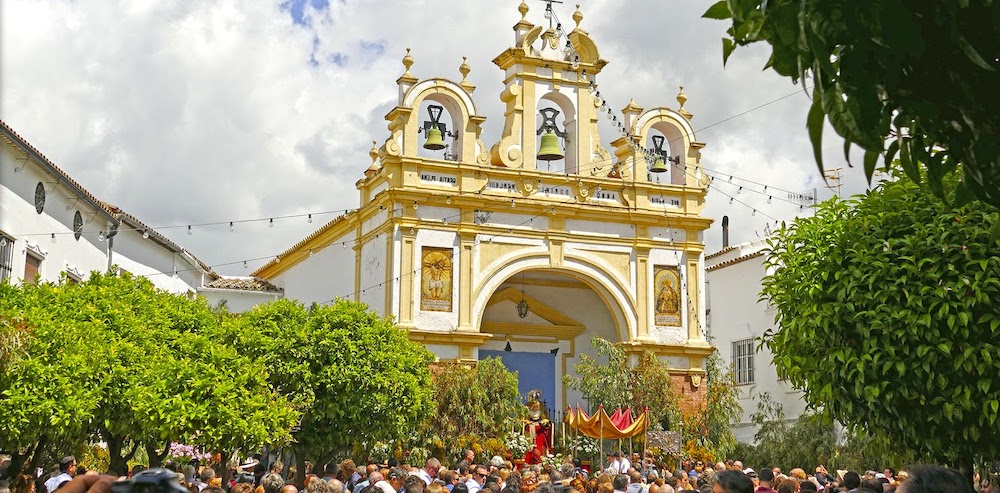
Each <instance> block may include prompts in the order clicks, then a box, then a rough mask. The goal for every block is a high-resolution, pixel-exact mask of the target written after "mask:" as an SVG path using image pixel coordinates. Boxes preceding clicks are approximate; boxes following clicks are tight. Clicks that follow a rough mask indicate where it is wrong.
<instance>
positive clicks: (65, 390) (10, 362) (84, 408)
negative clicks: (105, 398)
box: [0, 281, 107, 477]
mask: <svg viewBox="0 0 1000 493" xmlns="http://www.w3.org/2000/svg"><path fill="white" fill-rule="evenodd" d="M60 289H61V288H60V287H59V286H56V285H53V284H38V285H36V284H27V285H24V286H23V287H19V286H12V285H11V284H9V283H8V282H6V281H4V282H0V313H2V314H3V316H0V340H2V341H3V343H2V346H3V347H4V350H5V355H4V360H3V364H2V368H0V453H7V454H10V455H11V465H10V467H9V468H8V469H7V472H6V475H7V476H8V477H13V476H14V475H16V474H17V473H19V472H20V471H22V470H34V468H36V467H38V466H41V465H42V462H41V461H42V459H43V458H45V457H46V456H47V453H46V451H47V450H48V449H50V448H51V447H53V444H55V443H65V442H74V441H80V440H82V439H85V438H86V437H87V435H88V428H87V427H86V426H85V425H86V423H87V422H88V421H89V420H90V418H91V417H92V416H93V415H94V412H95V409H96V408H97V405H98V402H99V400H100V398H101V388H102V387H103V386H104V384H105V382H106V380H107V379H106V377H105V376H103V375H101V373H100V372H99V371H98V368H99V363H100V362H101V359H102V358H103V352H104V351H103V350H104V348H105V344H104V342H103V341H102V338H103V334H102V333H101V331H100V330H99V329H98V327H97V326H96V325H95V324H92V323H87V322H80V323H77V322H72V321H70V322H67V321H64V320H62V318H63V317H62V316H61V314H62V310H63V309H62V308H61V307H60V304H59V303H58V302H56V299H57V297H58V293H59V290H60ZM81 341H86V344H81Z"/></svg>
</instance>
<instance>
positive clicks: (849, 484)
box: [841, 471, 861, 493]
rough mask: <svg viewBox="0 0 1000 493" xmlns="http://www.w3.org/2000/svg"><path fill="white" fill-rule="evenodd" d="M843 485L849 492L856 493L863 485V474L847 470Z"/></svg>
mask: <svg viewBox="0 0 1000 493" xmlns="http://www.w3.org/2000/svg"><path fill="white" fill-rule="evenodd" d="M841 487H842V489H843V490H844V491H846V492H847V493H855V492H856V491H858V488H860V487H861V475H860V474H858V473H857V472H854V471H847V472H845V473H844V482H843V483H842V484H841Z"/></svg>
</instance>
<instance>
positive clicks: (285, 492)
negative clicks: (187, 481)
mask: <svg viewBox="0 0 1000 493" xmlns="http://www.w3.org/2000/svg"><path fill="white" fill-rule="evenodd" d="M203 493H204V492H203ZM281 493H299V489H298V488H296V487H295V485H294V484H286V485H284V486H282V487H281Z"/></svg>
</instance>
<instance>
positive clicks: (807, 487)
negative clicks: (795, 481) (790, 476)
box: [799, 481, 818, 491]
mask: <svg viewBox="0 0 1000 493" xmlns="http://www.w3.org/2000/svg"><path fill="white" fill-rule="evenodd" d="M799 491H818V490H817V488H816V483H814V482H812V481H803V482H801V483H800V484H799Z"/></svg>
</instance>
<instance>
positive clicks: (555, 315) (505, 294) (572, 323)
mask: <svg viewBox="0 0 1000 493" xmlns="http://www.w3.org/2000/svg"><path fill="white" fill-rule="evenodd" d="M522 296H523V297H524V301H527V302H528V311H530V312H531V313H534V314H535V315H538V316H539V317H542V318H543V319H545V320H546V321H547V322H550V323H551V324H552V325H555V326H561V327H574V328H575V327H579V328H580V329H581V331H582V329H583V325H581V324H580V323H579V322H577V321H576V320H573V319H572V318H570V317H567V316H566V315H564V314H563V313H562V312H560V311H559V310H556V309H555V308H552V307H551V306H549V305H546V304H545V303H542V302H541V301H540V300H538V299H537V298H533V297H531V296H529V295H527V294H522V293H521V290H519V289H516V288H512V287H510V288H503V289H499V290H497V291H496V292H495V293H493V296H492V297H490V300H489V301H487V302H486V306H487V307H490V306H493V305H495V304H497V303H500V302H502V301H510V302H511V303H515V304H517V303H518V302H519V301H521V297H522ZM486 323H488V322H480V324H482V325H485V324H486ZM492 323H494V324H499V325H515V326H520V327H523V326H525V324H506V323H501V322H492ZM543 327H546V328H547V327H549V326H547V325H546V326H543ZM505 333H509V332H505Z"/></svg>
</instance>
